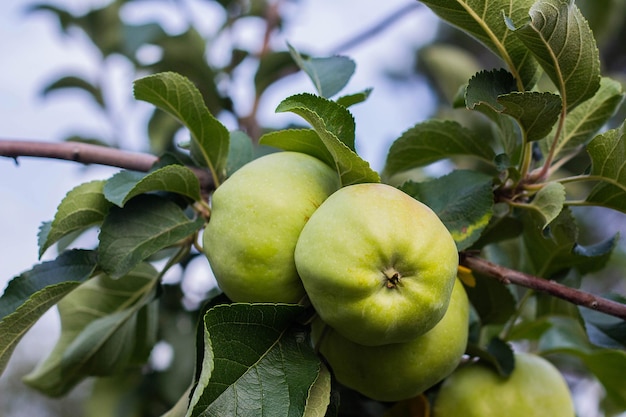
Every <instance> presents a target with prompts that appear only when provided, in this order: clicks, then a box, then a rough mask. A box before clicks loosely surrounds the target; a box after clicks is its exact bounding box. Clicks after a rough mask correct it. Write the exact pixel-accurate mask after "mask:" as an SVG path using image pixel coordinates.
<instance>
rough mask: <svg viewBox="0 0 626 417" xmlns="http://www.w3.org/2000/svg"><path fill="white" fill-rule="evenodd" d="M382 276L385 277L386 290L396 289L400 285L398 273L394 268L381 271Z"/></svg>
mask: <svg viewBox="0 0 626 417" xmlns="http://www.w3.org/2000/svg"><path fill="white" fill-rule="evenodd" d="M383 275H384V276H385V279H386V281H385V285H386V286H387V288H389V289H392V288H396V287H397V286H398V285H399V284H400V278H402V275H400V272H398V271H397V270H396V269H395V268H394V267H390V268H387V269H385V270H384V271H383Z"/></svg>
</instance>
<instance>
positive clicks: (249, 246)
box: [203, 152, 573, 417]
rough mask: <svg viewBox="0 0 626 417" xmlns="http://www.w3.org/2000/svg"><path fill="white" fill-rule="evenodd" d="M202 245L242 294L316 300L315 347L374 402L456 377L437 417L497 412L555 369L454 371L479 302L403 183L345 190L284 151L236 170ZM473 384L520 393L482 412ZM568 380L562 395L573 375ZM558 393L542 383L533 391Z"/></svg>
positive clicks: (440, 229)
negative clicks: (534, 378) (473, 304)
mask: <svg viewBox="0 0 626 417" xmlns="http://www.w3.org/2000/svg"><path fill="white" fill-rule="evenodd" d="M203 240H204V242H203V243H204V250H205V253H206V255H207V257H208V259H209V263H210V264H211V268H212V270H213V273H214V275H215V278H216V280H217V282H218V284H219V286H220V288H221V289H222V290H223V291H224V293H225V294H226V295H227V296H228V297H229V298H230V299H231V300H233V301H236V302H272V303H280V302H284V303H298V302H302V301H304V300H307V299H308V300H309V301H310V303H311V305H312V306H313V307H314V309H315V311H316V313H317V316H318V317H317V318H316V319H315V321H314V322H313V323H312V340H313V343H314V344H315V345H316V347H317V348H318V349H319V352H320V353H321V354H322V355H323V356H324V358H325V359H326V361H327V362H328V364H329V365H330V367H331V369H332V372H333V374H334V375H335V377H336V378H337V380H338V381H339V382H341V383H342V384H344V385H345V386H347V387H350V388H352V389H354V390H356V391H358V392H360V393H362V394H363V395H365V396H367V397H370V398H372V399H375V400H379V401H399V400H404V399H408V398H411V397H414V396H416V395H418V394H420V393H422V392H423V391H425V390H426V389H428V388H430V387H432V386H434V385H435V384H437V383H438V382H440V381H442V380H443V379H445V378H447V377H449V376H450V375H451V374H452V377H450V378H448V380H447V381H446V383H445V384H444V386H443V388H442V390H441V394H440V395H439V398H440V399H441V400H440V401H439V400H438V401H437V403H436V405H435V416H437V417H452V416H457V415H459V414H458V413H459V412H460V411H461V410H462V411H463V412H464V413H471V412H472V411H471V410H470V409H471V407H472V406H473V405H476V407H475V409H476V411H475V412H474V414H466V415H468V416H470V415H471V416H474V415H476V416H478V415H480V416H482V417H487V416H496V415H500V414H498V413H499V412H500V411H498V410H503V409H504V410H507V409H508V407H509V406H510V405H513V404H515V400H516V399H515V398H513V397H511V395H514V396H519V395H521V396H524V395H526V394H525V393H524V389H522V390H521V391H520V390H519V388H523V387H521V385H524V384H526V385H533V384H534V386H537V384H535V383H534V382H532V383H531V382H528V381H529V378H530V377H529V376H528V375H532V374H533V373H535V372H536V373H538V374H541V373H542V372H543V373H545V372H544V370H545V369H546V368H550V367H551V365H550V364H549V363H548V362H547V361H545V360H543V359H541V358H538V357H532V359H528V360H527V359H526V358H527V356H521V355H518V356H519V357H520V358H521V359H518V362H520V363H521V365H520V369H521V370H517V368H516V371H515V372H517V375H520V374H521V375H522V376H518V377H516V379H521V380H522V381H523V382H521V383H519V382H515V380H514V378H510V379H509V381H508V382H507V384H503V381H502V380H500V379H499V376H498V375H497V374H495V373H493V372H492V371H490V370H485V369H486V368H483V367H480V366H469V367H464V368H463V369H461V371H463V372H456V373H454V374H453V371H454V370H455V369H456V368H457V366H458V364H459V362H460V361H461V358H462V356H463V353H464V351H465V348H466V344H467V338H468V320H469V309H470V307H469V301H468V298H467V295H466V293H465V290H464V288H463V285H462V284H461V283H460V281H459V280H458V279H457V278H456V275H457V268H458V253H457V248H456V245H455V242H454V240H453V238H452V236H451V235H450V233H449V232H448V230H447V229H446V227H445V226H444V225H443V223H442V222H441V220H440V219H439V218H438V217H437V215H436V214H435V213H434V212H432V210H430V209H429V208H428V207H427V206H425V205H424V204H422V203H420V202H418V201H417V200H415V199H414V198H412V197H410V196H408V195H407V194H405V193H404V192H402V191H401V190H398V189H397V188H394V187H392V186H389V185H385V184H374V183H366V184H356V185H349V186H344V187H341V184H340V179H339V176H338V175H337V173H336V172H335V171H334V170H332V169H331V168H330V167H329V166H328V165H326V164H325V163H323V162H322V161H320V160H318V159H316V158H314V157H312V156H309V155H306V154H303V153H298V152H278V153H273V154H269V155H266V156H263V157H260V158H258V159H256V160H254V161H252V162H250V163H248V164H247V165H245V166H244V167H242V168H241V169H239V170H238V171H236V172H235V173H234V174H233V175H232V176H231V177H229V178H228V179H227V180H226V181H225V182H224V183H223V184H222V185H220V186H219V187H218V188H217V189H216V191H215V193H214V194H213V197H212V213H211V219H210V221H209V223H208V225H207V227H206V229H205V231H204V238H203ZM529 357H530V356H529ZM534 358H537V360H539V361H541V362H540V363H537V360H535V359H534ZM524 369H527V371H524ZM468 371H469V372H468ZM549 371H550V372H548V373H551V375H552V376H553V377H552V379H550V383H551V382H552V381H554V380H555V378H557V377H555V376H554V373H555V372H556V374H557V375H558V377H560V374H559V373H558V371H556V369H553V368H550V369H549ZM485 372H486V373H487V374H488V376H485V374H484V373H485ZM468 373H469V376H467V375H466V374H468ZM457 374H458V376H457ZM490 378H491V379H490ZM557 379H558V378H557ZM511 380H513V381H514V382H510V381H511ZM473 383H477V386H482V387H483V388H482V389H483V390H485V391H488V390H489V389H490V387H495V388H494V389H496V390H502V389H503V390H504V392H505V393H506V392H509V393H513V394H507V395H508V396H507V395H504V394H502V392H500V391H493V392H491V393H494V394H497V397H496V398H494V397H492V396H490V398H489V399H488V401H486V402H487V403H489V404H490V407H496V408H493V409H491V410H488V409H485V408H484V407H483V408H482V409H481V408H480V407H479V406H480V404H472V403H476V401H479V402H480V401H481V400H480V399H479V400H477V399H476V398H479V397H478V396H477V395H474V391H473V390H472V387H471V385H472V384H473ZM481 384H482V385H481ZM507 386H508V388H507ZM511 386H512V387H511ZM559 386H560V387H561V388H560V389H561V391H563V386H564V382H563V381H562V377H561V382H560V385H559ZM503 387H504V388H503ZM564 389H565V392H567V387H566V386H565V388H564ZM552 390H553V387H551V388H550V390H543V391H544V392H543V393H542V392H538V390H536V389H533V390H532V396H533V398H535V399H537V398H540V397H541V396H542V395H543V396H544V397H545V396H546V395H550V393H551V392H552ZM539 391H542V390H539ZM459 393H462V394H463V395H460V394H459ZM527 393H528V391H527ZM565 396H566V397H567V399H569V396H568V395H565ZM498 401H500V405H499V407H500V408H498V405H497V404H498ZM511 401H512V402H511ZM484 402H485V401H482V403H484ZM569 404H570V408H569V410H571V401H570V403H569ZM529 406H530V407H532V406H533V404H532V403H530V404H529ZM557 408H558V409H559V411H558V413H557V414H549V413H550V412H552V411H553V408H546V411H547V412H548V414H535V413H529V414H527V415H529V416H530V415H532V416H536V415H541V416H543V415H546V416H547V415H552V416H554V417H556V416H568V417H569V416H571V415H573V412H570V411H568V408H567V407H565V408H564V407H562V403H559V404H558V407H557Z"/></svg>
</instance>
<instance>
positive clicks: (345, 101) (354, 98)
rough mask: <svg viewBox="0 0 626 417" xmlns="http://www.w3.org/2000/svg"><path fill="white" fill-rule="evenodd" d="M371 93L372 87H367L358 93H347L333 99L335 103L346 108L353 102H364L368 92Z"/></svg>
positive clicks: (353, 103)
mask: <svg viewBox="0 0 626 417" xmlns="http://www.w3.org/2000/svg"><path fill="white" fill-rule="evenodd" d="M371 93H372V89H371V88H367V89H365V90H363V91H361V92H359V93H354V94H348V95H345V96H341V97H339V98H337V100H335V101H336V102H337V104H339V105H341V106H343V107H345V108H348V107H350V106H353V105H355V104H359V103H362V102H364V101H365V100H367V99H368V98H369V96H370V94H371Z"/></svg>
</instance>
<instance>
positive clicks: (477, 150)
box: [383, 119, 495, 177]
mask: <svg viewBox="0 0 626 417" xmlns="http://www.w3.org/2000/svg"><path fill="white" fill-rule="evenodd" d="M456 155H469V156H475V157H477V158H479V159H482V160H484V161H486V162H488V163H492V161H493V158H494V157H495V154H494V152H493V149H491V147H490V146H489V144H488V143H487V141H485V140H484V138H483V137H480V136H478V135H477V134H476V133H474V132H473V131H471V130H469V129H466V128H464V127H463V126H461V125H460V124H458V123H457V122H454V121H449V120H446V121H444V120H434V119H433V120H429V121H426V122H423V123H419V124H417V125H415V126H413V127H412V128H411V129H409V130H407V131H406V132H404V133H403V134H402V135H401V136H400V137H399V138H398V139H396V141H395V142H394V143H393V145H391V148H390V149H389V153H388V154H387V160H386V162H385V169H384V171H383V172H384V173H385V175H386V176H387V177H391V176H393V175H395V174H398V173H401V172H403V171H408V170H410V169H413V168H419V167H422V166H425V165H428V164H430V163H433V162H436V161H439V160H441V159H445V158H449V157H451V156H456Z"/></svg>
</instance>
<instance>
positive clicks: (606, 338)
mask: <svg viewBox="0 0 626 417" xmlns="http://www.w3.org/2000/svg"><path fill="white" fill-rule="evenodd" d="M605 298H610V299H611V298H617V299H616V300H614V301H618V302H621V303H622V304H626V299H625V298H624V297H615V296H614V297H607V296H605ZM580 313H581V315H582V317H583V318H584V320H585V329H586V330H587V335H588V336H589V340H590V341H591V342H592V343H593V344H594V345H596V346H600V347H605V348H609V349H624V348H626V321H624V320H622V319H619V318H617V317H614V316H610V315H608V314H604V313H602V312H599V311H595V310H591V309H589V308H582V307H580Z"/></svg>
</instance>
